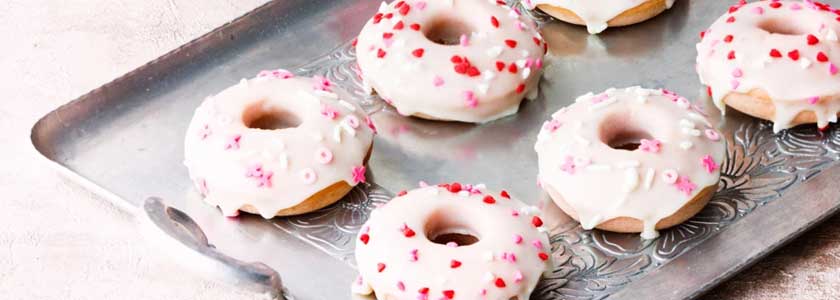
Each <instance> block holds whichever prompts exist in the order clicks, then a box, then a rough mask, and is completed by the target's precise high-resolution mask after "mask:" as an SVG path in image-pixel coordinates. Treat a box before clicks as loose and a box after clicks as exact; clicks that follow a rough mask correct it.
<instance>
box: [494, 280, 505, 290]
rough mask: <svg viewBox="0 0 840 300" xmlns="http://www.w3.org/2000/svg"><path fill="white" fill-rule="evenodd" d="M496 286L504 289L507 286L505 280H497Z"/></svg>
mask: <svg viewBox="0 0 840 300" xmlns="http://www.w3.org/2000/svg"><path fill="white" fill-rule="evenodd" d="M495 284H496V287H497V288H504V287H505V286H507V285H505V280H504V279H501V278H496V282H495Z"/></svg>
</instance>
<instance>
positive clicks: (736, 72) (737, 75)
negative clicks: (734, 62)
mask: <svg viewBox="0 0 840 300" xmlns="http://www.w3.org/2000/svg"><path fill="white" fill-rule="evenodd" d="M741 76H744V71H742V70H741V68H735V70H732V77H735V78H741Z"/></svg>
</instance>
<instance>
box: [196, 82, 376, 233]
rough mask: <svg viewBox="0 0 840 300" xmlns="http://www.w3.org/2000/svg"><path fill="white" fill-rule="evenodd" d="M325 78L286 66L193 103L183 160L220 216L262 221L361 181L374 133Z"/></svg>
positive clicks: (326, 199) (314, 204) (301, 209)
mask: <svg viewBox="0 0 840 300" xmlns="http://www.w3.org/2000/svg"><path fill="white" fill-rule="evenodd" d="M343 99H350V98H349V96H348V94H347V93H346V92H344V91H342V90H340V89H338V88H336V87H334V86H333V85H332V83H330V82H329V80H327V79H325V78H323V77H315V78H301V77H294V76H293V75H292V74H291V73H289V72H288V71H284V70H277V71H263V72H261V73H260V75H258V76H257V78H254V79H251V80H247V79H243V80H242V81H241V82H240V83H239V84H238V85H235V86H232V87H230V88H228V89H226V90H224V91H222V92H221V93H219V94H218V95H215V96H211V97H208V98H207V99H206V100H205V101H204V102H203V103H202V104H201V106H199V107H198V108H197V109H196V111H195V115H194V116H193V119H192V121H191V122H190V125H189V128H188V129H187V134H186V138H185V142H184V156H185V161H184V163H185V165H186V166H187V168H188V169H189V173H190V177H191V178H192V180H193V182H194V184H195V186H196V187H197V189H198V190H199V191H200V193H201V194H202V195H203V196H204V199H205V201H206V202H208V203H210V204H212V205H216V206H219V208H221V210H222V213H223V214H224V215H226V216H235V215H237V214H238V213H239V211H240V210H241V211H245V212H248V213H254V214H259V215H261V216H262V217H264V218H266V219H268V218H271V217H274V216H275V215H276V216H286V215H297V214H303V213H307V212H310V211H314V210H317V209H319V208H322V207H324V206H327V205H329V204H332V203H334V202H335V201H337V200H338V199H341V197H343V196H344V195H345V194H347V193H348V192H349V191H350V189H351V188H352V187H353V186H355V185H356V184H358V183H360V182H364V181H365V162H366V161H367V157H368V156H369V155H370V151H371V149H372V147H371V144H372V143H373V135H374V130H373V129H372V127H371V128H369V126H368V125H366V124H365V123H368V124H370V123H369V120H370V119H369V118H367V115H366V114H365V113H364V112H363V111H362V108H361V107H359V106H358V105H356V104H354V103H350V102H348V101H345V100H343Z"/></svg>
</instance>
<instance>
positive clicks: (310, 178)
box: [300, 168, 318, 184]
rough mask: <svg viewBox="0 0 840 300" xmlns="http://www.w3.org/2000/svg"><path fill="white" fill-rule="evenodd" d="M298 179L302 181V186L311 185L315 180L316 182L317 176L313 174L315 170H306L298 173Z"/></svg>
mask: <svg viewBox="0 0 840 300" xmlns="http://www.w3.org/2000/svg"><path fill="white" fill-rule="evenodd" d="M300 178H301V180H303V183H304V184H313V183H315V181H316V180H318V175H317V174H315V170H312V169H311V168H306V169H303V170H301V171H300Z"/></svg>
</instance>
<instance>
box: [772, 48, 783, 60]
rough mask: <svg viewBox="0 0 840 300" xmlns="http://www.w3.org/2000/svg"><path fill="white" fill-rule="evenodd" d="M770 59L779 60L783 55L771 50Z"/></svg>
mask: <svg viewBox="0 0 840 300" xmlns="http://www.w3.org/2000/svg"><path fill="white" fill-rule="evenodd" d="M770 57H775V58H779V57H782V53H781V52H779V50H776V49H771V50H770Z"/></svg>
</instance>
